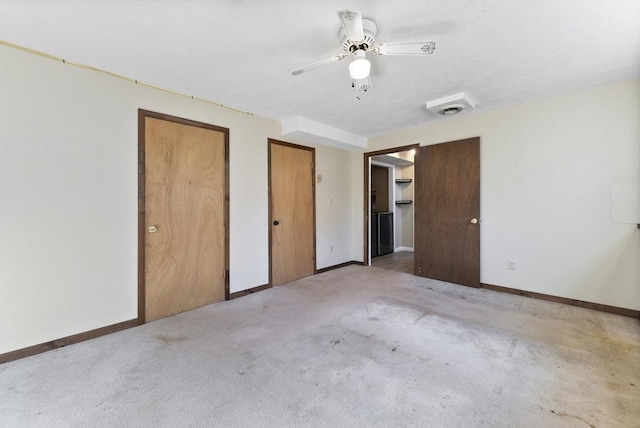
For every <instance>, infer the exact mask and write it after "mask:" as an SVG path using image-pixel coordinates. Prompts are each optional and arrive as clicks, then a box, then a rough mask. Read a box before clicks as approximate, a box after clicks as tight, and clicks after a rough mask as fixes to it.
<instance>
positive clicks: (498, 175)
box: [352, 80, 640, 310]
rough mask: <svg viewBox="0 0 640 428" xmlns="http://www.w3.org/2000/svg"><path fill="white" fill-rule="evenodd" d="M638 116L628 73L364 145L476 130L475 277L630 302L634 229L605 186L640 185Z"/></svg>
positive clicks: (639, 91) (639, 96) (633, 301)
mask: <svg viewBox="0 0 640 428" xmlns="http://www.w3.org/2000/svg"><path fill="white" fill-rule="evenodd" d="M425 114H427V113H426V112H425ZM639 117H640V81H637V80H634V81H627V82H621V83H618V84H615V85H611V86H606V87H598V88H593V89H589V90H585V91H581V92H575V93H569V94H565V95H561V96H556V97H553V98H548V99H541V100H538V101H534V102H530V103H527V104H522V105H518V106H515V107H512V108H505V109H499V110H494V111H489V112H486V113H481V114H474V115H470V116H466V117H464V116H463V117H459V118H451V119H447V120H443V121H440V122H437V123H434V124H431V125H426V126H424V127H419V128H414V129H409V130H406V131H403V132H397V133H393V134H389V135H383V136H378V137H375V138H371V139H369V150H370V151H373V150H380V149H384V148H391V147H398V146H404V145H407V144H412V143H420V144H421V145H428V144H436V143H441V142H446V141H453V140H458V139H463V138H469V137H475V136H479V137H480V152H481V153H480V156H481V214H482V215H481V218H482V224H481V227H482V229H481V281H482V282H484V283H490V284H495V285H501V286H506V287H514V288H519V289H523V290H529V291H534V292H539V293H545V294H552V295H557V296H562V297H567V298H573V299H579V300H585V301H589V302H596V303H602V304H607V305H613V306H619V307H623V308H631V309H636V310H637V309H640V229H638V228H637V227H636V225H635V224H631V223H627V224H622V223H617V222H614V221H612V210H613V211H616V205H617V204H621V203H622V202H620V201H617V202H616V201H615V200H614V201H612V189H614V188H622V187H625V186H626V187H629V186H638V185H639V184H640V121H639V120H638V118H639ZM361 156H362V155H361V154H353V155H352V171H353V181H354V184H353V185H352V187H353V189H354V191H355V190H356V189H358V188H360V187H361V183H362V167H361V166H359V163H360V162H359V161H358V157H361ZM353 200H354V208H353V212H354V220H353V221H352V222H353V224H354V242H361V241H362V228H357V227H356V225H357V224H358V223H359V222H361V221H362V214H361V213H362V206H361V202H360V200H359V198H357V197H354V199H353ZM639 221H640V219H639ZM357 250H358V248H357V245H354V252H355V253H354V254H357ZM510 259H511V260H514V261H515V262H516V270H508V269H507V261H508V260H510Z"/></svg>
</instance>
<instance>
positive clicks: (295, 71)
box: [291, 54, 347, 76]
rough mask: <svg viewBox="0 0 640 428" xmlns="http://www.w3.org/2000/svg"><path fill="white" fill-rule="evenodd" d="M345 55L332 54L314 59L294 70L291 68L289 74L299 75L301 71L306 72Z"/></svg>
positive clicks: (338, 59)
mask: <svg viewBox="0 0 640 428" xmlns="http://www.w3.org/2000/svg"><path fill="white" fill-rule="evenodd" d="M346 56H347V54H338V55H334V56H332V57H329V58H325V59H323V60H320V61H316V62H314V63H313V64H309V65H305V66H304V67H300V68H298V69H295V70H293V71H292V72H291V74H293V75H294V76H298V75H300V74H302V73H306V72H307V71H310V70H313V69H314V68H317V67H320V66H321V65H325V64H330V63H332V62H336V61H340V60H341V59H343V58H344V57H346Z"/></svg>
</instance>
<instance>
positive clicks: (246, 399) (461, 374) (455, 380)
mask: <svg viewBox="0 0 640 428" xmlns="http://www.w3.org/2000/svg"><path fill="white" fill-rule="evenodd" d="M0 422H1V423H0V425H2V426H3V427H81V426H83V427H157V426H161V427H286V426H290V427H395V426H398V427H405V426H406V427H409V426H415V427H485V426H486V427H589V426H591V427H635V426H640V322H639V320H635V319H631V318H625V317H621V316H616V315H610V314H604V313H600V312H595V311H591V310H588V309H581V308H575V307H571V306H565V305H561V304H555V303H550V302H543V301H539V300H534V299H529V298H525V297H520V296H513V295H507V294H501V293H497V292H493V291H487V290H475V289H470V288H467V287H462V286H458V285H452V284H447V283H443V282H439V281H433V280H428V279H424V278H419V277H415V276H413V275H409V274H403V273H397V272H391V271H386V270H382V269H378V268H367V267H360V266H349V267H346V268H342V269H338V270H334V271H330V272H326V273H324V274H320V275H316V276H313V277H309V278H305V279H303V280H299V281H296V282H293V283H290V284H288V285H284V286H280V287H276V288H273V289H270V290H266V291H262V292H259V293H255V294H252V295H249V296H245V297H242V298H239V299H236V300H232V301H229V302H223V303H219V304H215V305H211V306H208V307H204V308H200V309H197V310H194V311H191V312H187V313H184V314H180V315H176V316H173V317H169V318H165V319H162V320H158V321H154V322H151V323H149V324H146V325H144V326H141V327H136V328H133V329H129V330H126V331H123V332H119V333H115V334H112V335H109V336H104V337H101V338H98V339H94V340H91V341H88V342H83V343H80V344H76V345H72V346H69V347H66V348H61V349H58V350H55V351H51V352H48V353H45V354H40V355H37V356H34V357H30V358H26V359H22V360H18V361H14V362H11V363H7V364H4V365H1V366H0Z"/></svg>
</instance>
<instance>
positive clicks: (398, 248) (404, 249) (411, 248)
mask: <svg viewBox="0 0 640 428" xmlns="http://www.w3.org/2000/svg"><path fill="white" fill-rule="evenodd" d="M393 251H411V252H412V253H413V247H396V248H395V250H393Z"/></svg>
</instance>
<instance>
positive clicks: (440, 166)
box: [414, 138, 480, 287]
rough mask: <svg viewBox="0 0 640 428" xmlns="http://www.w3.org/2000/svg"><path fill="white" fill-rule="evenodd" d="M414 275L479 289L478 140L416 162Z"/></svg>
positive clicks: (438, 149) (425, 151)
mask: <svg viewBox="0 0 640 428" xmlns="http://www.w3.org/2000/svg"><path fill="white" fill-rule="evenodd" d="M414 189H415V248H414V251H415V253H414V260H415V264H414V270H415V274H416V275H419V276H424V277H427V278H434V279H439V280H442V281H447V282H453V283H456V284H462V285H468V286H471V287H480V223H479V219H480V139H479V138H471V139H467V140H460V141H454V142H450V143H443V144H436V145H433V146H424V147H420V149H419V150H418V151H417V152H416V157H415V187H414Z"/></svg>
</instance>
